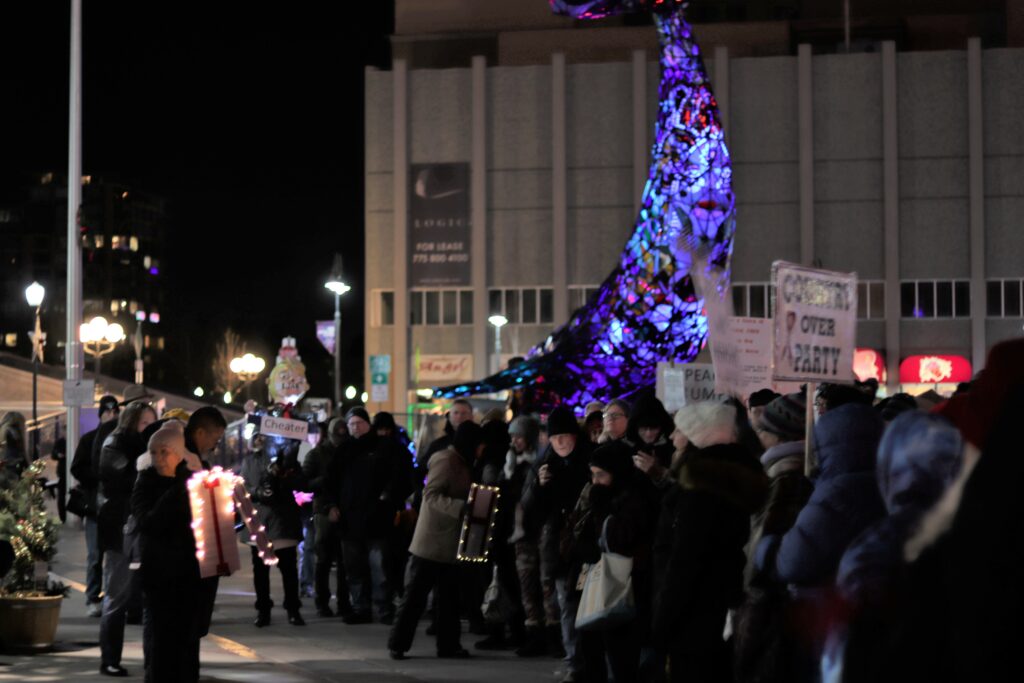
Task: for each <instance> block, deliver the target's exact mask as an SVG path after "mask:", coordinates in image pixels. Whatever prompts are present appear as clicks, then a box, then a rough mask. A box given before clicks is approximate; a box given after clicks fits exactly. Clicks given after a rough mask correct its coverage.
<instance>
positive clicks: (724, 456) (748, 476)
mask: <svg viewBox="0 0 1024 683" xmlns="http://www.w3.org/2000/svg"><path fill="white" fill-rule="evenodd" d="M768 484H769V481H768V476H767V475H766V474H765V473H764V469H763V468H762V467H761V463H760V462H758V460H757V458H755V457H753V456H752V455H750V454H749V453H748V452H747V451H746V449H745V448H743V447H742V446H740V445H739V444H721V445H717V446H708V447H707V448H702V449H700V450H697V451H694V452H693V453H691V454H690V455H688V456H687V457H686V461H685V462H684V463H683V466H682V468H681V469H680V471H679V486H680V487H682V489H683V490H684V491H703V492H707V493H711V494H713V495H716V496H719V497H721V498H724V499H725V500H727V501H729V502H730V503H732V504H733V505H735V506H736V507H738V508H740V509H742V510H744V511H745V512H746V513H747V514H753V513H755V512H757V511H758V510H759V509H760V508H761V506H762V505H764V501H765V499H766V497H767V495H768Z"/></svg>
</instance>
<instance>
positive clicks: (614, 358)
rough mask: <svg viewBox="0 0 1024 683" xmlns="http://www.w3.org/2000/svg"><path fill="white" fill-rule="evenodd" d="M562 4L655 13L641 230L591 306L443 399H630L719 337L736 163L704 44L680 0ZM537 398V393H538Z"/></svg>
mask: <svg viewBox="0 0 1024 683" xmlns="http://www.w3.org/2000/svg"><path fill="white" fill-rule="evenodd" d="M550 2H551V6H552V8H553V9H554V11H555V12H557V13H560V14H566V15H568V16H571V17H574V18H580V19H594V18H600V17H605V16H609V15H611V14H621V13H624V12H631V11H643V10H649V11H651V12H653V14H654V19H655V23H656V25H657V27H658V35H659V40H660V44H661V71H662V77H661V84H660V86H659V90H658V99H659V102H660V104H659V110H658V119H657V124H656V127H655V136H654V137H655V140H654V147H653V150H652V160H651V170H650V174H649V176H648V181H647V185H646V187H645V188H644V193H643V200H642V202H641V207H640V214H639V216H638V217H637V221H636V229H635V231H634V232H633V235H632V236H631V237H630V239H629V241H628V242H627V243H626V248H625V250H624V251H623V252H622V256H621V257H620V259H619V263H618V266H617V267H616V268H615V270H613V271H612V273H611V275H609V276H608V277H607V279H605V281H604V283H602V285H601V287H600V289H599V290H598V291H597V293H596V294H595V295H594V296H593V297H591V299H590V301H588V302H587V304H586V305H585V306H583V307H582V308H580V309H578V310H577V311H576V312H575V313H573V315H572V317H571V318H570V320H569V322H568V323H567V324H565V325H563V326H562V327H560V328H559V329H557V330H556V331H555V332H554V333H553V334H551V336H549V337H548V338H547V340H545V342H544V343H542V344H540V345H538V346H537V347H535V348H534V349H532V350H531V351H530V353H529V355H528V356H527V360H526V362H524V363H521V364H519V365H517V366H515V367H513V368H509V369H507V370H504V371H502V372H500V373H498V374H496V375H493V376H491V377H488V378H486V379H484V380H481V381H478V382H470V383H466V384H459V385H455V386H450V387H444V388H440V389H436V390H435V396H436V397H453V396H458V395H466V394H482V393H492V392H495V391H500V390H503V389H516V388H519V387H528V389H527V391H528V392H529V394H531V395H532V396H531V397H530V398H528V399H527V402H528V403H533V404H535V405H537V404H539V406H540V407H549V406H550V405H552V404H554V403H558V402H562V403H566V404H568V405H570V406H574V407H576V408H577V409H579V408H580V407H582V406H584V405H585V404H586V403H587V402H589V401H592V400H598V401H607V400H609V399H611V398H615V397H623V396H629V395H631V394H633V393H635V392H636V391H638V390H640V389H643V388H645V387H649V386H652V385H653V384H654V381H655V376H656V371H657V363H658V362H659V361H669V360H675V361H690V360H693V358H694V357H695V356H696V355H697V354H698V353H699V351H700V349H701V348H702V346H703V345H704V342H705V341H706V339H707V333H708V329H707V320H706V317H705V315H704V313H703V309H704V303H703V300H702V299H701V297H700V296H699V295H698V292H697V290H696V289H695V287H694V282H693V278H692V277H691V269H693V275H694V276H695V277H697V279H698V280H699V281H700V282H701V284H702V285H703V286H705V287H711V288H715V289H717V291H718V292H719V293H721V292H723V291H724V290H725V288H726V287H727V286H728V281H729V264H730V260H731V257H732V247H733V235H734V233H735V230H736V214H735V197H734V196H733V192H732V169H731V166H730V163H729V152H728V150H727V149H726V146H725V140H724V138H723V132H722V124H721V121H720V119H719V115H718V106H717V104H716V102H715V98H714V95H713V94H712V92H711V86H710V83H709V81H708V77H707V72H706V71H705V69H704V63H703V60H702V59H701V55H700V49H699V48H698V47H697V44H696V42H695V41H694V39H693V33H692V30H691V28H690V25H689V24H687V23H686V21H685V20H684V18H683V12H684V9H685V6H686V3H685V2H682V1H673V0H597V1H590V2H571V1H569V0H550ZM531 399H532V400H531Z"/></svg>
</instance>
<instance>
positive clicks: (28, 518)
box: [0, 460, 67, 651]
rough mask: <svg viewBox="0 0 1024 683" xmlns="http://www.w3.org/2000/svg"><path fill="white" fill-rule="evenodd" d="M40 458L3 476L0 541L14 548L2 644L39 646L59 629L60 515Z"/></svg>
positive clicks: (0, 586) (1, 582)
mask: <svg viewBox="0 0 1024 683" xmlns="http://www.w3.org/2000/svg"><path fill="white" fill-rule="evenodd" d="M43 466H44V461H42V460H37V461H36V462H34V463H33V464H32V465H31V466H29V467H28V468H26V469H25V471H24V472H22V473H21V475H20V476H11V475H10V473H9V472H5V473H4V474H5V475H7V476H6V477H3V478H4V479H6V480H7V481H6V484H7V485H6V486H2V487H0V541H6V542H7V543H9V544H10V546H11V549H12V550H13V555H14V557H13V562H12V566H11V568H10V570H9V571H8V572H6V573H5V574H4V575H3V576H0V647H2V648H3V649H5V650H20V651H25V650H29V651H38V650H43V649H46V648H48V647H50V646H51V645H52V644H53V641H54V637H55V635H56V633H57V622H58V621H59V620H60V605H61V601H62V600H63V598H64V596H65V594H66V593H67V588H65V587H64V585H63V584H61V583H59V582H54V581H50V580H49V566H50V565H49V563H50V560H52V559H53V556H54V555H55V554H56V552H57V537H58V526H57V521H56V520H55V519H54V518H53V517H51V516H50V515H49V514H47V512H46V506H45V502H44V499H43V486H42V483H41V481H40V479H39V475H40V474H41V473H42V471H43Z"/></svg>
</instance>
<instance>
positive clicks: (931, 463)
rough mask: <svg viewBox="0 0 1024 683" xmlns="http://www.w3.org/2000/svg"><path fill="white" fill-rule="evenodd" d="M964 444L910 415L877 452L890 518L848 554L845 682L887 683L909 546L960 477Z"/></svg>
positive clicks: (840, 582)
mask: <svg viewBox="0 0 1024 683" xmlns="http://www.w3.org/2000/svg"><path fill="white" fill-rule="evenodd" d="M963 448H964V442H963V438H962V436H961V435H960V433H959V432H958V431H957V430H956V427H954V426H953V425H952V424H951V423H950V422H949V421H948V420H946V419H944V418H942V417H940V416H938V415H928V414H925V413H919V412H916V411H910V412H905V413H904V414H903V415H900V416H899V417H897V418H896V419H895V420H893V422H892V425H891V426H890V427H889V428H888V430H886V433H885V436H884V437H883V438H882V443H881V444H880V445H879V447H878V467H877V476H878V488H879V490H880V491H881V494H882V500H883V501H884V503H885V507H886V512H887V515H886V516H885V517H883V518H882V519H880V520H879V521H877V522H876V523H875V524H873V525H872V526H870V527H868V529H867V530H865V531H864V533H862V534H861V535H860V536H858V537H857V538H856V539H855V540H854V541H853V543H852V544H850V547H849V548H847V549H846V552H845V553H843V558H842V560H840V562H839V573H838V576H837V578H836V584H837V586H838V589H839V594H840V596H841V597H842V598H843V599H844V601H845V602H846V604H847V606H848V608H847V612H848V613H849V615H850V616H849V617H848V619H847V623H846V624H844V625H843V627H839V628H836V629H834V631H833V634H832V637H830V645H831V647H830V649H831V650H832V651H833V652H832V653H831V654H832V657H831V658H830V659H831V661H833V662H836V663H838V662H840V661H842V662H843V664H842V669H843V680H844V681H848V682H850V683H853V682H855V681H865V682H866V681H876V680H883V678H884V676H885V669H887V668H888V667H889V666H890V662H891V661H892V657H891V656H890V655H891V653H890V652H889V648H890V647H891V644H892V643H893V642H894V640H895V634H896V632H897V630H898V628H899V626H900V625H901V622H900V619H901V617H902V615H903V614H905V605H904V604H903V596H904V595H905V588H906V582H907V578H908V577H907V573H906V569H907V567H906V563H905V560H904V553H903V549H904V545H905V544H906V542H907V540H908V539H909V538H910V537H911V535H912V534H914V533H915V532H916V531H917V530H918V529H919V528H920V525H921V520H922V519H923V518H924V516H925V514H926V513H927V512H928V511H929V510H930V509H932V508H933V507H934V505H935V504H936V503H937V502H938V501H939V499H940V498H941V497H942V495H943V494H944V493H945V492H946V491H947V490H948V488H949V487H950V485H951V484H952V483H953V482H954V481H955V479H956V477H957V475H958V474H959V472H960V467H961V465H962V463H963V461H962V453H963Z"/></svg>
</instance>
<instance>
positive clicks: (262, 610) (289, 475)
mask: <svg viewBox="0 0 1024 683" xmlns="http://www.w3.org/2000/svg"><path fill="white" fill-rule="evenodd" d="M263 439H264V440H263V444H262V447H260V448H259V449H257V450H254V451H253V452H252V453H251V454H250V455H249V456H247V457H246V459H245V460H243V461H242V466H241V468H240V470H239V474H240V475H241V476H242V478H243V479H244V480H245V487H246V489H247V490H248V491H249V495H250V496H251V498H252V502H253V504H254V505H255V507H256V510H257V512H259V519H260V524H261V525H262V526H263V527H265V528H266V533H267V538H268V539H270V541H271V542H272V543H273V545H274V553H275V554H276V555H277V568H278V571H280V573H281V583H282V587H283V589H284V608H285V611H286V612H287V613H288V623H289V624H291V625H293V626H305V625H306V622H305V621H304V620H303V618H302V615H301V614H300V613H299V608H300V607H302V603H301V602H300V600H299V566H298V546H299V542H300V541H301V540H302V518H301V516H300V512H299V506H298V505H297V504H296V502H295V491H299V490H302V489H303V488H304V486H305V477H303V476H302V470H301V468H300V467H299V462H298V452H299V442H298V441H296V440H294V439H282V438H274V439H273V440H270V439H267V438H266V437H263ZM241 533H243V534H247V533H248V532H247V531H246V530H244V529H243V530H242V531H241ZM249 549H250V552H251V555H252V573H253V575H252V581H253V587H254V588H255V590H256V620H255V621H254V622H253V625H255V626H256V627H257V628H263V627H264V626H267V625H269V624H270V611H271V609H272V608H273V606H274V601H273V600H272V599H271V598H270V567H269V566H267V565H266V563H264V562H263V558H262V557H260V555H259V549H258V548H257V547H256V546H255V544H252V543H250V544H249Z"/></svg>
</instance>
